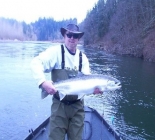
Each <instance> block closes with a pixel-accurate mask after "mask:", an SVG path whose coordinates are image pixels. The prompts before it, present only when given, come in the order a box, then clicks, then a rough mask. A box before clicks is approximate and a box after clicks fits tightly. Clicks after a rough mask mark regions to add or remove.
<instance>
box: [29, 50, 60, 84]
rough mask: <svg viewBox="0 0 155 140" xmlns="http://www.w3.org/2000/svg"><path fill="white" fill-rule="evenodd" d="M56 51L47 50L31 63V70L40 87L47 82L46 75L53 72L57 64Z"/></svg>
mask: <svg viewBox="0 0 155 140" xmlns="http://www.w3.org/2000/svg"><path fill="white" fill-rule="evenodd" d="M56 56H57V55H56V51H54V49H51V48H49V49H47V50H45V51H44V52H42V53H40V54H39V55H38V56H36V57H34V58H33V60H32V61H31V70H32V74H33V77H34V78H35V80H36V81H37V84H38V86H39V85H40V84H42V83H43V82H44V81H46V76H45V73H48V72H51V70H52V69H53V67H54V66H55V62H56Z"/></svg>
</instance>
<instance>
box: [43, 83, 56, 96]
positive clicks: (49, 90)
mask: <svg viewBox="0 0 155 140" xmlns="http://www.w3.org/2000/svg"><path fill="white" fill-rule="evenodd" d="M41 87H42V88H43V89H44V90H45V91H46V92H47V93H48V94H51V95H53V94H55V93H56V92H57V90H56V88H55V87H54V85H53V82H52V81H44V82H43V83H42V84H41Z"/></svg>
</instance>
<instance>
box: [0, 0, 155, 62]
mask: <svg viewBox="0 0 155 140" xmlns="http://www.w3.org/2000/svg"><path fill="white" fill-rule="evenodd" d="M68 23H75V24H77V19H76V18H75V19H69V20H62V21H55V20H54V19H52V18H39V19H38V21H36V22H34V23H31V24H26V23H25V22H18V21H16V20H12V19H4V18H0V39H1V40H6V39H11V40H13V39H18V40H40V41H47V40H60V39H61V38H62V36H61V34H60V27H64V26H66V25H67V24H68ZM79 26H80V28H81V30H83V31H84V32H85V35H84V37H83V41H84V44H85V45H91V46H94V47H98V48H101V49H103V50H104V51H107V52H110V53H117V54H125V55H132V56H136V57H141V58H144V59H146V60H149V61H154V62H155V39H154V36H155V0H106V2H105V0H99V1H98V3H97V4H96V5H94V7H93V8H92V9H91V10H90V11H88V13H87V16H86V18H85V19H84V21H83V22H82V23H80V24H79ZM93 44H94V45H93Z"/></svg>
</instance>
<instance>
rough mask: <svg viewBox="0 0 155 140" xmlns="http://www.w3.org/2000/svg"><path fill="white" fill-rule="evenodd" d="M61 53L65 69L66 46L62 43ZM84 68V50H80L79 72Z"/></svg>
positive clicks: (62, 66)
mask: <svg viewBox="0 0 155 140" xmlns="http://www.w3.org/2000/svg"><path fill="white" fill-rule="evenodd" d="M61 54H62V62H61V68H62V69H64V68H65V57H64V54H65V50H64V46H63V45H61ZM81 70H82V52H81V51H80V53H79V72H81Z"/></svg>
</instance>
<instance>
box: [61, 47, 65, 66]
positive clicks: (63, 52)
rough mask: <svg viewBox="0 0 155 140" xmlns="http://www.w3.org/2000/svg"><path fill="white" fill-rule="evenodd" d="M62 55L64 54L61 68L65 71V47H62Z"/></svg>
mask: <svg viewBox="0 0 155 140" xmlns="http://www.w3.org/2000/svg"><path fill="white" fill-rule="evenodd" d="M61 54H62V62H61V68H62V69H64V68H65V57H64V54H65V50H64V46H63V45H61Z"/></svg>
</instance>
